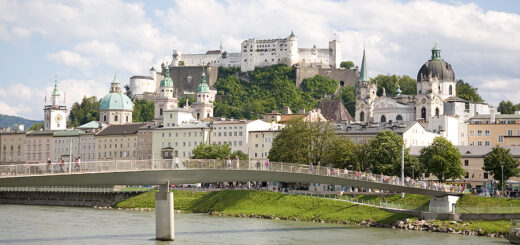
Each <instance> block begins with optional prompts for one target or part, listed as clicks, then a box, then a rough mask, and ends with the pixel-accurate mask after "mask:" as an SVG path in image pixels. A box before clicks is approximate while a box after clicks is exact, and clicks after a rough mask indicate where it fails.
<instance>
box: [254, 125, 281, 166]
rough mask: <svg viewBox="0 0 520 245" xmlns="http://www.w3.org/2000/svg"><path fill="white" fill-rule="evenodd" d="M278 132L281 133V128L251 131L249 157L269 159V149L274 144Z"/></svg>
mask: <svg viewBox="0 0 520 245" xmlns="http://www.w3.org/2000/svg"><path fill="white" fill-rule="evenodd" d="M278 134H280V131H279V130H262V131H250V132H249V159H251V160H267V158H268V156H269V151H270V150H271V147H272V146H273V142H274V138H276V136H277V135H278ZM246 154H247V152H246Z"/></svg>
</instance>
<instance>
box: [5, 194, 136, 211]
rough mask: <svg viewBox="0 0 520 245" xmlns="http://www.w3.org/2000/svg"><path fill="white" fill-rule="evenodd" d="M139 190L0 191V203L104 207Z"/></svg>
mask: <svg viewBox="0 0 520 245" xmlns="http://www.w3.org/2000/svg"><path fill="white" fill-rule="evenodd" d="M139 194H141V192H107V193H102V192H101V193H99V192H92V193H88V192H7V191H2V192H0V204H22V205H48V206H74V207H93V206H99V207H106V206H113V205H115V204H116V203H118V202H120V201H123V200H125V199H128V198H130V197H133V196H136V195H139Z"/></svg>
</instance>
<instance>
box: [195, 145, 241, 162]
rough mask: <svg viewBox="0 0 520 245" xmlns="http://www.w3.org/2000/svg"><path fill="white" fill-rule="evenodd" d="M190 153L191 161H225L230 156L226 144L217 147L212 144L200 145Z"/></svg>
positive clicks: (228, 147)
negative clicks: (191, 154)
mask: <svg viewBox="0 0 520 245" xmlns="http://www.w3.org/2000/svg"><path fill="white" fill-rule="evenodd" d="M192 153H193V156H192V158H193V159H226V158H227V157H229V156H230V154H231V147H230V146H229V145H228V144H223V145H219V144H216V143H213V144H211V145H207V144H204V143H202V144H200V145H198V146H197V147H195V149H193V152H192ZM246 159H247V158H246Z"/></svg>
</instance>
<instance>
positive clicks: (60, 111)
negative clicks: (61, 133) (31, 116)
mask: <svg viewBox="0 0 520 245" xmlns="http://www.w3.org/2000/svg"><path fill="white" fill-rule="evenodd" d="M43 114H44V117H45V120H44V125H43V129H44V130H63V129H66V128H67V107H66V106H64V105H60V91H59V90H58V81H56V80H55V81H54V91H53V92H52V95H51V104H50V105H46V106H45V107H44V108H43Z"/></svg>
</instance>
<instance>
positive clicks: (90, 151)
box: [79, 133, 97, 161]
mask: <svg viewBox="0 0 520 245" xmlns="http://www.w3.org/2000/svg"><path fill="white" fill-rule="evenodd" d="M96 153H97V152H96V138H95V134H94V133H85V134H80V135H79V157H81V161H96V160H97V154H96Z"/></svg>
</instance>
